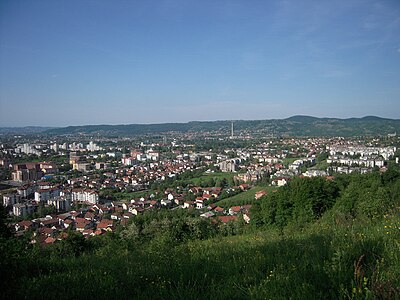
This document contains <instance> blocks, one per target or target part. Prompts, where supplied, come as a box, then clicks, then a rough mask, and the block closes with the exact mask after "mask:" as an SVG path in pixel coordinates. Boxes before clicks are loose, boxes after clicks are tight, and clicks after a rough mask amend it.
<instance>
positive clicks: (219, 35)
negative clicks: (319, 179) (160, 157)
mask: <svg viewBox="0 0 400 300" xmlns="http://www.w3.org/2000/svg"><path fill="white" fill-rule="evenodd" d="M399 100H400V2H399V1H396V0H385V1H378V0H366V1H361V0H349V1H341V2H339V3H337V2H336V1H294V0H287V1H252V2H251V4H249V2H248V1H243V0H238V1H231V0H226V1H191V0H159V1H150V2H147V1H146V2H140V1H118V2H109V1H92V0H85V1H65V0H61V1H50V0H44V1H26V0H21V1H10V0H5V1H2V2H0V127H24V126H45V127H47V126H49V127H65V126H79V125H100V124H107V125H118V124H159V123H185V122H190V121H212V120H266V119H285V118H288V117H290V116H294V115H308V116H315V117H329V118H342V119H344V118H351V117H364V116H379V117H382V118H391V119H400V104H399Z"/></svg>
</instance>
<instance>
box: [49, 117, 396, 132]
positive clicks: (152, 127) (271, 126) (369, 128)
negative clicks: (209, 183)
mask: <svg viewBox="0 0 400 300" xmlns="http://www.w3.org/2000/svg"><path fill="white" fill-rule="evenodd" d="M234 128H235V132H240V131H246V132H251V133H262V134H263V135H268V134H269V135H274V136H375V135H387V134H391V133H397V132H400V120H399V119H385V118H380V117H374V116H368V117H364V118H350V119H338V118H316V117H310V116H293V117H290V118H287V119H271V120H237V121H234ZM230 130H231V121H208V122H206V121H204V122H199V121H194V122H188V123H164V124H130V125H85V126H69V127H63V128H55V129H50V130H47V131H45V133H47V134H77V133H84V134H93V133H100V134H105V135H107V134H110V135H115V134H117V135H141V134H158V133H166V132H171V131H173V132H182V133H188V132H219V133H221V134H227V135H229V134H230Z"/></svg>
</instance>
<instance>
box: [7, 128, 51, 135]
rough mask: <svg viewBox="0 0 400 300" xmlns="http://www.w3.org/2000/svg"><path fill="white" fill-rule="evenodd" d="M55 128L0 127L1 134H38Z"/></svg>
mask: <svg viewBox="0 0 400 300" xmlns="http://www.w3.org/2000/svg"><path fill="white" fill-rule="evenodd" d="M50 129H54V127H41V126H26V127H0V134H3V135H4V134H16V135H18V134H37V133H42V132H45V131H47V130H50Z"/></svg>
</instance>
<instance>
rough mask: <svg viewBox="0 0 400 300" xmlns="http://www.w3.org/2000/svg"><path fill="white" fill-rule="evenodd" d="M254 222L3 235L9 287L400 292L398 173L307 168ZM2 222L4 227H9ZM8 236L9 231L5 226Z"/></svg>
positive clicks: (191, 219) (321, 295) (175, 292)
mask: <svg viewBox="0 0 400 300" xmlns="http://www.w3.org/2000/svg"><path fill="white" fill-rule="evenodd" d="M256 203H257V204H253V207H252V211H251V217H252V221H251V224H248V225H247V224H244V223H243V222H242V221H240V219H239V221H235V222H231V223H228V224H214V223H213V222H210V221H209V220H204V219H200V218H198V217H195V216H194V215H193V213H192V212H190V211H186V210H175V211H172V212H171V211H159V212H155V213H148V214H144V215H142V216H138V217H137V218H134V220H133V222H132V223H131V224H130V225H128V227H126V228H125V229H121V230H120V231H119V232H117V233H115V234H111V235H108V236H103V237H96V238H91V239H84V238H83V237H82V236H81V235H75V234H73V233H72V232H71V233H70V236H69V237H68V239H66V240H63V241H60V242H58V243H55V244H54V245H52V246H49V247H46V248H39V247H37V246H32V245H28V244H27V243H26V242H25V241H23V240H17V239H13V238H9V237H5V236H3V237H2V238H1V243H0V245H1V249H0V251H1V253H2V254H3V255H2V256H1V261H0V267H1V268H0V270H1V273H2V274H1V275H2V278H7V280H3V281H2V285H3V286H2V291H3V295H4V296H5V297H8V298H10V299H11V298H21V299H26V298H29V299H43V298H45V297H46V298H51V299H54V298H61V299H83V298H85V299H87V298H88V297H89V298H92V297H93V298H94V297H96V298H100V299H110V298H112V299H211V298H213V299H243V298H252V299H290V298H291V299H398V298H399V297H400V243H399V241H400V172H399V171H398V170H395V169H389V170H388V171H387V172H385V173H383V174H381V173H378V172H377V173H372V174H367V175H343V176H338V177H336V178H335V179H334V180H332V181H329V180H326V179H323V178H312V179H309V178H297V179H295V180H293V181H292V182H291V183H290V184H289V185H288V186H285V187H283V188H281V189H279V190H278V191H277V192H271V193H270V194H269V195H267V196H265V197H264V198H262V199H260V200H259V202H256ZM2 232H4V230H2ZM3 235H4V234H3Z"/></svg>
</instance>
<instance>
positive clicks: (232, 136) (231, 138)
mask: <svg viewBox="0 0 400 300" xmlns="http://www.w3.org/2000/svg"><path fill="white" fill-rule="evenodd" d="M233 137H234V135H233V121H232V122H231V139H233Z"/></svg>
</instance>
